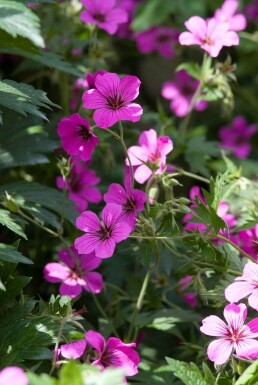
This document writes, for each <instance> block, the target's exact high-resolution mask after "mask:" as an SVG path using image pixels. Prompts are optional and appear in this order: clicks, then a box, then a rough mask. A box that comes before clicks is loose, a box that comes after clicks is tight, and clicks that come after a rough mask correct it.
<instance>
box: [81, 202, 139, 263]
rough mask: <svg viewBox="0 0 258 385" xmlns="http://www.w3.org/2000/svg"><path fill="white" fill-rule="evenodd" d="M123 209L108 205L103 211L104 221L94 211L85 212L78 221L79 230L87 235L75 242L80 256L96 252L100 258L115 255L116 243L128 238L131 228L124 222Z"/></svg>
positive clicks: (111, 204) (112, 204)
mask: <svg viewBox="0 0 258 385" xmlns="http://www.w3.org/2000/svg"><path fill="white" fill-rule="evenodd" d="M121 213H122V207H121V206H118V205H116V204H114V203H108V204H107V205H106V206H105V207H104V209H103V211H102V220H99V218H98V217H97V215H96V214H95V213H93V212H92V211H84V212H83V213H81V215H80V216H79V217H78V218H77V220H76V226H77V228H78V229H80V230H82V231H84V232H85V233H86V234H85V235H82V236H81V237H79V238H77V239H76V240H75V243H74V245H75V247H76V249H77V250H78V252H79V253H80V254H82V253H86V252H87V253H91V252H92V251H95V253H96V256H97V257H98V258H109V257H112V255H113V254H114V250H115V246H116V243H119V242H121V241H123V240H125V239H126V238H128V236H129V234H130V233H131V231H132V230H131V227H130V225H129V224H127V223H126V222H122V221H121V218H120V215H121Z"/></svg>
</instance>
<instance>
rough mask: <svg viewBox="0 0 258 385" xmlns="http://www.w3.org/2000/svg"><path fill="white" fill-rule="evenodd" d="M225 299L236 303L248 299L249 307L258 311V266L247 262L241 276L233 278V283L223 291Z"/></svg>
mask: <svg viewBox="0 0 258 385" xmlns="http://www.w3.org/2000/svg"><path fill="white" fill-rule="evenodd" d="M225 297H226V299H227V301H229V302H238V301H239V300H240V299H242V298H245V297H248V303H249V305H250V306H251V307H252V308H253V309H255V310H257V311H258V265H257V263H253V262H247V264H246V265H245V267H244V270H243V275H242V276H241V277H237V278H235V282H234V283H232V284H231V285H229V286H228V287H227V288H226V290H225Z"/></svg>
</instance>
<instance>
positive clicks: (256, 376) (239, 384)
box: [235, 360, 258, 385]
mask: <svg viewBox="0 0 258 385" xmlns="http://www.w3.org/2000/svg"><path fill="white" fill-rule="evenodd" d="M257 384H258V360H256V361H254V362H253V363H252V364H251V365H250V366H249V367H248V368H247V369H246V370H245V371H244V373H243V374H242V375H241V377H239V379H238V380H237V381H236V382H235V385H257Z"/></svg>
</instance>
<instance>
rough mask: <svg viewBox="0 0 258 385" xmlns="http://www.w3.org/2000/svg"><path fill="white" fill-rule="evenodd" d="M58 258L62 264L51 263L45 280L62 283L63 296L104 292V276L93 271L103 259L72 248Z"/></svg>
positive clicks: (46, 267) (45, 268)
mask: <svg viewBox="0 0 258 385" xmlns="http://www.w3.org/2000/svg"><path fill="white" fill-rule="evenodd" d="M58 257H59V260H60V263H56V262H51V263H48V264H47V265H46V266H45V267H44V278H45V279H46V280H47V281H48V282H52V283H59V282H61V286H60V288H59V292H60V294H61V295H69V296H70V297H71V298H76V297H78V296H79V295H80V294H81V293H82V289H84V290H86V291H89V292H91V293H94V294H98V293H100V292H101V291H102V289H103V278H102V275H101V274H100V273H97V272H95V271H93V270H94V269H96V268H97V267H99V265H100V264H101V259H100V258H97V257H96V256H95V253H94V252H91V253H87V254H81V255H79V254H78V252H77V250H76V249H75V248H74V247H73V246H71V247H70V249H62V250H60V251H59V253H58ZM64 357H65V356H64Z"/></svg>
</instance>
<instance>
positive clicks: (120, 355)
mask: <svg viewBox="0 0 258 385" xmlns="http://www.w3.org/2000/svg"><path fill="white" fill-rule="evenodd" d="M86 341H87V343H89V344H90V345H91V346H92V347H93V348H94V349H96V350H97V352H98V358H97V360H95V361H94V362H93V363H92V364H93V365H99V366H102V367H103V368H107V367H109V366H112V367H118V368H122V369H123V370H124V371H125V375H126V376H134V375H135V374H137V373H138V365H139V363H140V357H139V355H138V353H137V352H136V351H135V350H134V349H133V348H135V347H136V343H135V342H133V343H131V344H124V343H123V342H122V341H121V340H120V339H118V338H114V337H110V338H108V340H107V341H105V339H104V337H103V336H102V335H101V334H100V333H97V332H94V331H93V330H89V331H88V332H87V334H86Z"/></svg>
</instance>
